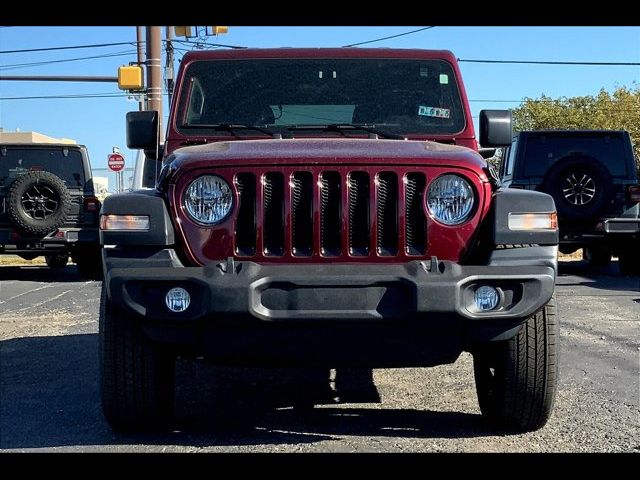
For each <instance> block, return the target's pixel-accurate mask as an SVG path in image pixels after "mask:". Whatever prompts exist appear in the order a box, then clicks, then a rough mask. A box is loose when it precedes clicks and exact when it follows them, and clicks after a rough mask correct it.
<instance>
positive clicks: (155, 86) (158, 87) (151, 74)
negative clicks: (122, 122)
mask: <svg viewBox="0 0 640 480" xmlns="http://www.w3.org/2000/svg"><path fill="white" fill-rule="evenodd" d="M160 35H161V31H160V27H147V78H148V81H149V86H148V87H147V110H155V111H157V112H158V130H159V131H158V139H159V140H160V143H164V128H163V127H162V68H161V67H162V61H161V60H160V55H161V53H162V38H161V36H160Z"/></svg>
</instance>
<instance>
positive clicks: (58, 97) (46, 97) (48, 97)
mask: <svg viewBox="0 0 640 480" xmlns="http://www.w3.org/2000/svg"><path fill="white" fill-rule="evenodd" d="M134 95H135V94H130V93H120V92H114V93H108V92H104V93H70V94H66V95H28V96H21V97H0V101H2V100H64V99H68V98H70V99H74V98H126V97H130V96H134ZM139 95H144V93H142V92H141V93H140V94H139ZM162 95H167V93H163V94H162Z"/></svg>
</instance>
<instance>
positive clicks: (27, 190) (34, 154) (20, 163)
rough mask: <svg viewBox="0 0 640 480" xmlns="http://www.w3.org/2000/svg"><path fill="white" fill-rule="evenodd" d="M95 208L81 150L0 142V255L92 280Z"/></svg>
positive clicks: (96, 255)
mask: <svg viewBox="0 0 640 480" xmlns="http://www.w3.org/2000/svg"><path fill="white" fill-rule="evenodd" d="M100 206H101V205H100V202H99V200H98V199H97V198H96V197H95V193H94V187H93V182H92V179H91V167H90V164H89V157H88V154H87V149H86V147H85V146H83V145H75V144H31V143H24V144H19V143H0V254H12V255H19V256H20V257H22V258H25V259H27V260H32V259H34V258H36V257H38V256H44V257H45V259H46V262H47V265H48V266H49V267H52V268H60V267H63V266H65V265H66V264H67V261H68V260H69V256H71V257H72V258H73V261H74V262H76V264H77V266H78V270H79V271H80V273H81V274H83V275H86V276H90V277H96V276H97V275H99V274H100V272H101V265H102V262H101V259H100V245H99V242H98V221H99V212H100Z"/></svg>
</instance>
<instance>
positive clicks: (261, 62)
mask: <svg viewBox="0 0 640 480" xmlns="http://www.w3.org/2000/svg"><path fill="white" fill-rule="evenodd" d="M185 87H186V88H184V89H183V90H182V98H181V101H180V104H181V105H183V106H184V107H183V109H182V111H181V112H180V113H179V119H178V120H177V124H178V128H181V127H184V126H185V125H190V126H191V127H193V126H198V125H203V126H204V125H211V124H213V125H215V124H249V125H268V126H272V127H273V126H275V127H277V126H283V127H284V126H287V125H327V124H334V123H340V124H343V123H347V124H348V123H359V124H371V125H376V126H378V127H381V128H382V127H384V129H385V130H387V131H391V132H397V133H417V134H421V133H422V134H434V133H439V134H454V133H458V132H460V131H461V130H463V129H464V127H465V124H466V122H465V118H464V110H463V108H462V103H461V101H460V93H459V90H458V85H457V80H456V78H455V75H454V72H453V68H452V67H451V65H450V64H449V63H447V62H445V61H442V60H404V59H258V60H256V59H251V60H233V61H228V60H207V61H197V62H193V63H192V64H190V65H189V67H187V71H186V72H185ZM183 131H184V133H187V134H202V133H211V132H206V128H205V127H203V129H202V131H200V129H196V130H194V129H193V128H189V129H184V130H183ZM215 133H216V134H223V135H224V134H225V132H219V131H217V132H215ZM249 133H254V134H255V132H249Z"/></svg>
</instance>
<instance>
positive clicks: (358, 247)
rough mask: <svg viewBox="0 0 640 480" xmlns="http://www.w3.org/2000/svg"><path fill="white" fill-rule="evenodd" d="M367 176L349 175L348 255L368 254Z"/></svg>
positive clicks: (357, 173)
mask: <svg viewBox="0 0 640 480" xmlns="http://www.w3.org/2000/svg"><path fill="white" fill-rule="evenodd" d="M369 228H370V222H369V174H368V173H367V172H351V173H350V174H349V253H350V254H351V255H353V256H366V255H368V254H369V234H370V232H369Z"/></svg>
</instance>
